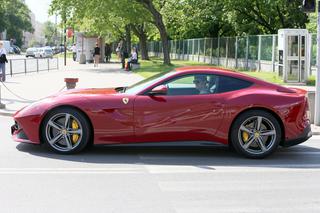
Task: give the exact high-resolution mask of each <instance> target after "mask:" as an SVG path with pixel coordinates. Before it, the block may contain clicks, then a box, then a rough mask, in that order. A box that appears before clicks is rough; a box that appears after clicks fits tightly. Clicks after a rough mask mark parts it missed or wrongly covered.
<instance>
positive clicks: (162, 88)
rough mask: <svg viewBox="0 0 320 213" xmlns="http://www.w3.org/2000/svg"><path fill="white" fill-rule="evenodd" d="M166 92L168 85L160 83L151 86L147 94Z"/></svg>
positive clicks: (162, 93)
mask: <svg viewBox="0 0 320 213" xmlns="http://www.w3.org/2000/svg"><path fill="white" fill-rule="evenodd" d="M167 93H168V87H167V86H166V85H160V86H157V87H155V88H153V89H152V90H151V91H150V92H149V95H166V94H167Z"/></svg>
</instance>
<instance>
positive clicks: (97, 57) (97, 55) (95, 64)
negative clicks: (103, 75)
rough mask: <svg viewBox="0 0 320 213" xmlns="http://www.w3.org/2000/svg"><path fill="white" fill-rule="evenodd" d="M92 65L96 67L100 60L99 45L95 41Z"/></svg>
mask: <svg viewBox="0 0 320 213" xmlns="http://www.w3.org/2000/svg"><path fill="white" fill-rule="evenodd" d="M93 56H94V67H98V64H99V62H100V47H99V45H98V43H96V47H95V48H94V53H93Z"/></svg>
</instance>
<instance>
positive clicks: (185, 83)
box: [166, 74, 218, 95]
mask: <svg viewBox="0 0 320 213" xmlns="http://www.w3.org/2000/svg"><path fill="white" fill-rule="evenodd" d="M217 80H218V78H217V77H216V76H215V75H208V74H193V75H186V76H183V77H180V78H177V79H174V80H172V81H169V82H167V83H166V85H167V87H168V95H204V94H213V93H216V91H217Z"/></svg>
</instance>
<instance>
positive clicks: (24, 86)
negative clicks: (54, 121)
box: [0, 59, 143, 116]
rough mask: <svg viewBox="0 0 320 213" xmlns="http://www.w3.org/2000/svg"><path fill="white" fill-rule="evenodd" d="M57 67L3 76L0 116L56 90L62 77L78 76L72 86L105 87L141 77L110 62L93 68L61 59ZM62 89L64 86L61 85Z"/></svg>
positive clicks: (124, 84)
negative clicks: (65, 63) (64, 61)
mask: <svg viewBox="0 0 320 213" xmlns="http://www.w3.org/2000/svg"><path fill="white" fill-rule="evenodd" d="M59 67H60V69H59V70H51V71H50V72H47V71H43V72H39V73H30V74H27V75H24V74H21V75H14V76H13V77H12V78H11V77H7V81H6V82H5V85H6V87H8V89H10V90H11V91H12V92H13V93H14V94H16V95H18V96H19V97H17V96H16V95H14V94H12V93H11V92H10V91H8V90H7V89H6V88H5V87H4V86H3V85H2V84H0V87H1V102H2V103H3V104H5V105H6V109H4V110H1V109H0V115H5V116H12V115H13V114H14V112H15V111H17V110H19V109H21V108H22V107H23V106H25V105H29V104H31V103H32V102H34V101H36V100H39V99H41V98H44V97H47V96H49V95H52V94H54V93H57V92H58V91H60V90H61V89H63V88H64V86H65V82H64V78H67V77H72V78H79V83H77V87H76V88H108V87H118V86H126V85H131V84H134V83H136V82H138V81H140V80H142V79H143V77H141V76H140V75H137V74H134V73H131V72H126V71H123V70H122V69H120V67H121V64H118V63H110V64H100V65H99V67H97V68H94V67H93V64H85V65H84V64H81V65H80V64H79V63H75V62H73V61H72V60H70V59H69V60H68V61H67V66H66V67H64V66H63V60H62V59H61V60H60V61H59ZM64 89H65V88H64Z"/></svg>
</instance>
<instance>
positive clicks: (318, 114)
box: [314, 1, 320, 126]
mask: <svg viewBox="0 0 320 213" xmlns="http://www.w3.org/2000/svg"><path fill="white" fill-rule="evenodd" d="M319 3H320V2H319V1H318V5H317V8H318V16H317V76H316V94H315V95H316V100H315V108H314V109H315V116H314V124H315V125H317V126H320V14H319V11H320V4H319Z"/></svg>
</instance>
